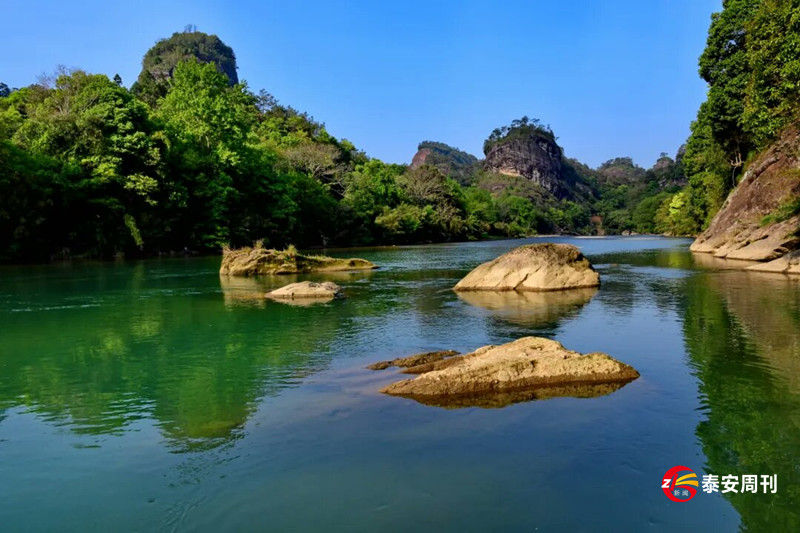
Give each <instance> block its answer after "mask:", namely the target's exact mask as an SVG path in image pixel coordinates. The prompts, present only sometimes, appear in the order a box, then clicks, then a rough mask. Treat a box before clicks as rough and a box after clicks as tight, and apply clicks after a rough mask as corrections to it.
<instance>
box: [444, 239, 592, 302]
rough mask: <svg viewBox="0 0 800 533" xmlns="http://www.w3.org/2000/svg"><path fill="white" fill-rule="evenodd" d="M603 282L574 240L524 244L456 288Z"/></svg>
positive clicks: (578, 285) (573, 285) (514, 288)
mask: <svg viewBox="0 0 800 533" xmlns="http://www.w3.org/2000/svg"><path fill="white" fill-rule="evenodd" d="M598 285H600V275H599V274H598V273H597V272H596V271H595V270H594V268H592V265H591V263H590V262H589V260H588V259H586V258H585V257H584V256H583V254H582V253H581V251H580V250H579V249H578V248H577V247H576V246H572V245H571V244H554V243H542V244H530V245H526V246H520V247H519V248H515V249H514V250H511V251H510V252H508V253H505V254H503V255H501V256H500V257H498V258H497V259H494V260H493V261H489V262H488V263H483V264H482V265H480V266H478V267H477V268H476V269H474V270H473V271H472V272H470V273H469V274H467V275H466V276H465V277H464V279H462V280H461V281H459V282H458V283H457V284H456V286H455V287H453V289H454V290H456V291H557V290H564V289H577V288H583V287H597V286H598Z"/></svg>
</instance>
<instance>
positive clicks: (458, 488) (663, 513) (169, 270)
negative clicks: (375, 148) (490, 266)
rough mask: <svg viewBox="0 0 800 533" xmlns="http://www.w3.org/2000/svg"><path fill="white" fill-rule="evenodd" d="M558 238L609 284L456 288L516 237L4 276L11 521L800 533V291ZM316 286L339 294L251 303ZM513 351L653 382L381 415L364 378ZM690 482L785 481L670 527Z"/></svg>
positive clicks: (703, 505)
mask: <svg viewBox="0 0 800 533" xmlns="http://www.w3.org/2000/svg"><path fill="white" fill-rule="evenodd" d="M549 240H552V241H554V242H573V243H577V244H578V245H579V246H581V247H582V249H583V251H584V253H585V254H586V255H587V257H589V258H590V260H592V262H593V263H594V264H595V266H596V267H597V268H598V271H600V273H601V278H602V285H601V287H600V289H599V290H597V291H596V292H595V291H592V293H589V292H586V293H585V294H584V293H581V295H580V297H578V295H577V293H575V294H574V296H575V299H574V300H572V299H571V298H572V295H569V294H567V293H563V294H560V293H559V294H555V293H554V294H550V293H545V294H541V295H537V294H527V293H526V294H524V295H519V296H520V297H519V298H517V295H512V294H503V295H500V296H499V297H497V298H495V297H493V296H491V295H485V294H477V293H474V294H473V293H465V294H462V295H457V294H456V293H454V292H453V291H452V290H451V288H452V286H453V285H454V284H455V283H456V282H457V281H458V279H460V278H461V277H463V276H464V275H465V274H466V273H467V272H468V271H470V270H471V269H472V268H474V267H475V266H477V265H478V264H480V263H482V262H485V261H488V260H491V259H493V258H494V257H497V256H498V255H500V254H502V253H504V252H507V251H509V250H510V249H512V248H514V247H516V246H518V245H520V244H522V242H520V241H499V242H485V243H464V244H446V245H435V246H415V247H397V248H381V249H375V250H363V251H359V252H358V254H357V255H359V256H362V257H365V258H366V259H369V260H372V261H373V262H375V263H377V264H380V265H381V267H382V268H381V269H380V270H378V271H375V272H360V273H336V274H333V273H332V274H326V275H325V276H275V277H272V278H259V279H254V278H245V279H239V278H225V279H221V278H220V277H219V274H218V269H219V259H218V258H199V259H186V260H183V259H176V260H170V261H148V262H141V263H135V264H126V263H111V264H82V263H75V264H72V265H52V266H43V267H25V268H17V267H13V268H12V267H3V268H1V269H0V479H2V481H3V482H2V483H0V500H2V501H3V502H4V505H2V506H0V524H3V526H2V527H3V529H4V530H6V529H8V530H23V529H24V530H74V531H86V530H92V529H96V530H106V531H107V530H120V529H122V530H158V529H170V530H192V531H194V530H199V531H204V530H213V531H217V530H220V529H227V530H252V529H263V530H292V529H294V530H331V531H338V530H345V531H352V530H391V529H397V528H398V524H407V523H412V522H408V520H409V518H408V517H409V516H411V517H413V524H414V525H415V526H416V525H419V527H420V528H421V529H428V530H437V531H442V530H447V529H450V530H453V529H460V530H469V529H473V530H492V529H497V530H534V529H535V528H537V527H538V528H539V530H586V529H592V528H596V529H597V530H613V529H616V530H638V529H641V528H642V524H644V523H647V524H650V525H652V526H654V528H655V529H667V528H671V529H684V530H690V531H691V530H698V529H722V530H733V529H735V528H736V527H737V526H738V525H740V524H741V527H742V528H743V529H749V530H754V531H797V530H800V518H799V517H798V508H800V492H799V491H798V488H797V487H800V444H798V443H800V378H798V376H800V362H799V360H800V288H798V287H799V284H798V282H797V281H792V280H790V279H789V278H786V277H785V276H776V275H769V274H755V273H746V272H739V271H731V270H725V269H723V268H722V267H719V266H717V265H705V264H702V261H703V259H705V257H704V258H701V259H700V260H698V259H697V257H696V256H693V255H692V254H691V253H689V252H688V250H687V247H688V241H686V240H675V239H659V238H640V239H613V238H612V239H586V240H580V241H575V240H574V239H569V238H554V239H549ZM530 242H533V241H530ZM342 255H345V256H350V255H355V254H353V253H352V252H351V251H347V252H343V253H342ZM303 279H310V280H313V281H319V280H321V279H332V280H334V281H336V282H337V283H339V284H340V285H342V287H343V289H344V290H345V292H346V294H347V296H348V298H346V299H343V300H341V301H337V302H335V303H332V304H322V305H317V306H312V307H308V308H297V307H292V306H287V305H281V304H278V303H274V302H269V301H265V300H264V299H263V297H262V296H263V294H264V293H265V292H267V291H268V290H271V289H274V288H276V287H278V286H281V285H285V284H287V283H291V282H294V281H299V280H303ZM539 297H541V298H544V300H537V298H539ZM475 298H477V300H476V299H475ZM525 335H543V336H548V337H551V338H555V339H556V340H559V341H561V342H563V343H564V344H565V345H567V346H570V347H571V348H574V349H576V350H578V351H581V352H588V351H594V350H600V351H604V352H607V353H609V354H611V355H613V356H614V357H617V358H618V359H620V360H623V361H624V362H626V363H630V364H632V365H633V366H634V367H636V368H637V369H638V370H639V371H640V372H641V374H642V377H641V378H640V379H638V380H636V381H635V382H633V383H630V384H628V385H626V386H625V387H624V388H623V389H621V390H619V391H618V392H616V393H614V394H606V395H600V396H596V397H593V398H592V399H586V400H583V399H574V398H563V397H559V398H555V399H553V400H550V401H547V402H526V403H516V404H515V405H511V406H508V407H506V408H504V409H474V408H463V409H430V408H427V407H425V406H421V405H417V404H416V403H415V402H412V401H398V400H397V399H395V398H384V397H383V395H381V394H379V393H378V390H379V389H380V388H381V387H382V386H384V385H386V384H388V382H389V381H390V380H393V379H394V377H393V376H391V375H384V374H381V373H374V372H370V371H369V370H366V369H365V368H364V367H365V366H366V365H367V364H368V363H370V362H374V361H376V360H383V359H392V358H394V357H399V356H402V355H408V354H409V353H419V352H425V351H431V350H442V349H453V350H458V351H460V352H464V353H466V352H468V351H471V350H474V349H475V348H477V347H479V346H483V345H486V344H499V343H502V342H508V341H510V340H513V339H515V338H519V337H521V336H525ZM554 392H557V391H550V393H553V395H556V394H554ZM569 392H570V395H574V394H578V393H582V392H580V391H569ZM595 392H600V393H601V394H602V393H603V391H602V390H599V391H593V392H592V394H594V393H595ZM609 392H610V391H609ZM536 393H537V394H543V391H536ZM582 394H585V395H587V396H588V395H589V394H588V393H582ZM538 397H540V396H537V398H538ZM522 399H523V400H527V399H533V398H522ZM497 401H498V403H505V402H506V401H507V399H498V400H497ZM511 401H512V402H513V401H517V398H513V399H511ZM474 406H475V404H471V406H470V407H474ZM490 406H491V405H481V407H490ZM693 460H695V461H697V464H693V463H691V461H693ZM701 461H705V462H706V464H705V466H703V465H702V464H701ZM687 463H689V466H690V467H692V468H694V469H695V471H698V473H699V470H704V471H706V472H709V473H716V474H719V475H724V474H739V475H741V474H759V475H760V474H773V473H774V474H777V475H778V493H777V494H775V495H763V494H749V493H747V494H724V495H720V494H716V495H708V494H703V493H701V494H698V495H697V496H696V497H695V498H694V499H693V501H692V502H691V503H688V504H685V505H682V506H680V505H679V506H680V507H681V508H680V509H676V508H675V506H674V505H671V504H670V502H669V501H668V500H666V498H665V497H664V495H663V494H661V493H660V491H658V489H657V488H655V487H657V486H656V485H654V483H656V482H657V481H658V479H659V477H660V476H661V475H662V474H663V473H664V472H665V471H666V470H667V469H668V468H669V467H670V466H673V465H675V464H687ZM609 480H613V483H612V482H610V481H609ZM654 480H655V481H654ZM610 483H611V484H610ZM309 509H313V512H310V511H309ZM586 516H591V517H592V522H591V524H589V522H587V521H586V519H585V517H586Z"/></svg>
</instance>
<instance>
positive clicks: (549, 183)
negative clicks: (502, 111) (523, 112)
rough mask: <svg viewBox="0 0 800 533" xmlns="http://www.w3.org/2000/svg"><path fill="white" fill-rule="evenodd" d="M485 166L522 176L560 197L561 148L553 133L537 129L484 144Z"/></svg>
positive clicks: (561, 193)
mask: <svg viewBox="0 0 800 533" xmlns="http://www.w3.org/2000/svg"><path fill="white" fill-rule="evenodd" d="M484 153H485V155H486V160H485V162H484V168H485V169H486V170H488V171H490V172H496V173H498V174H503V175H506V176H521V177H523V178H526V179H528V180H530V181H532V182H533V183H536V184H537V185H540V186H541V187H543V188H545V189H547V190H548V191H549V192H551V193H552V194H554V195H555V196H558V197H562V196H564V194H565V193H566V187H565V184H564V182H563V180H562V176H561V168H562V162H561V148H560V147H559V146H558V145H557V144H556V142H555V140H554V139H553V137H552V135H548V134H546V133H542V132H539V131H536V130H530V131H527V130H526V132H525V134H517V135H508V136H506V137H505V138H503V139H500V140H498V141H495V142H491V143H487V144H486V145H485V147H484Z"/></svg>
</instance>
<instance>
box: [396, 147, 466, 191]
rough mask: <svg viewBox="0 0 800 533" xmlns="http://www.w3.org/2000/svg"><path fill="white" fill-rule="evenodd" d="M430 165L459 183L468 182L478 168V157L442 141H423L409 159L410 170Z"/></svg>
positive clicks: (464, 183)
mask: <svg viewBox="0 0 800 533" xmlns="http://www.w3.org/2000/svg"><path fill="white" fill-rule="evenodd" d="M422 165H431V166H434V167H436V168H438V169H439V170H441V171H442V173H443V174H444V175H446V176H450V177H451V178H453V179H454V180H456V181H457V182H459V183H460V184H461V185H467V184H469V183H470V182H471V181H472V179H473V177H474V176H475V173H476V172H477V171H478V170H479V165H478V158H477V157H475V156H474V155H472V154H469V153H467V152H464V151H462V150H459V149H458V148H453V147H452V146H449V145H447V144H444V143H440V142H434V141H423V142H421V143H419V146H417V153H416V154H414V158H413V159H412V160H411V170H414V169H417V168H419V167H421V166H422Z"/></svg>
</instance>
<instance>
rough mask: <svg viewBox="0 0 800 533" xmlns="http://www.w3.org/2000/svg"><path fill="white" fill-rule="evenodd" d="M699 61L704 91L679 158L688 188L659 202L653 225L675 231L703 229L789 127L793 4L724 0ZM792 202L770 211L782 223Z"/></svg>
mask: <svg viewBox="0 0 800 533" xmlns="http://www.w3.org/2000/svg"><path fill="white" fill-rule="evenodd" d="M699 66H700V76H701V77H702V78H703V79H704V80H705V81H706V82H707V83H708V87H709V89H708V97H707V99H706V101H705V102H704V103H703V104H702V105H701V106H700V110H699V111H698V113H697V119H696V120H695V121H694V122H693V123H692V133H691V136H690V137H689V140H688V142H687V145H686V154H685V156H684V158H683V164H684V167H685V171H686V175H687V177H688V187H686V188H684V189H683V190H681V191H680V192H678V193H677V194H675V195H673V196H671V197H668V198H666V199H665V200H664V202H663V203H662V205H661V207H660V213H661V214H662V217H661V226H660V227H659V229H660V230H662V231H669V232H672V233H675V234H696V233H698V232H700V231H701V230H703V229H705V228H706V227H707V226H708V225H709V223H710V222H711V220H712V219H713V218H714V216H715V215H716V214H717V212H718V211H719V210H720V208H721V207H722V205H723V203H724V202H725V200H726V198H727V197H728V193H729V192H730V191H731V190H732V189H733V188H734V187H736V185H737V184H738V183H739V182H740V181H741V180H742V178H743V176H744V174H745V171H746V170H747V169H748V167H749V166H750V163H751V162H754V161H755V160H756V159H757V158H758V157H757V156H758V154H759V153H762V152H764V151H766V150H768V149H769V148H770V146H771V145H772V144H773V143H774V142H775V141H776V140H778V139H779V137H780V136H781V134H782V133H783V132H784V130H785V129H786V128H787V127H789V126H791V125H793V124H796V122H797V119H798V103H799V101H800V90H798V88H800V1H798V0H725V1H724V2H723V10H722V11H721V12H720V13H715V14H714V15H713V17H712V21H711V27H710V28H709V33H708V40H707V43H706V48H705V51H704V52H703V54H702V56H701V57H700V61H699ZM790 144H791V143H790ZM795 144H796V143H795ZM784 178H785V179H789V180H792V179H796V176H795V177H794V178H792V176H791V174H790V173H787V174H786V176H784ZM798 206H800V202H798V201H797V200H795V201H794V202H793V201H792V200H791V198H790V199H788V200H786V201H785V202H784V204H783V205H781V208H780V209H779V211H780V212H779V213H776V215H775V216H776V218H779V219H784V220H785V219H786V218H788V217H789V216H792V215H793V214H797V213H800V207H798ZM769 222H770V221H769V220H764V223H765V224H767V223H769Z"/></svg>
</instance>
